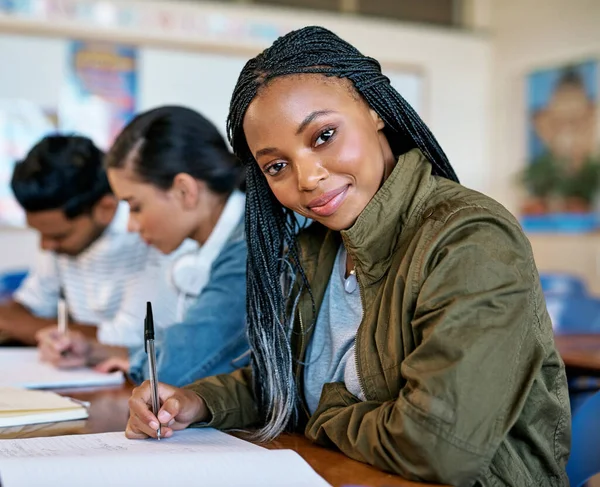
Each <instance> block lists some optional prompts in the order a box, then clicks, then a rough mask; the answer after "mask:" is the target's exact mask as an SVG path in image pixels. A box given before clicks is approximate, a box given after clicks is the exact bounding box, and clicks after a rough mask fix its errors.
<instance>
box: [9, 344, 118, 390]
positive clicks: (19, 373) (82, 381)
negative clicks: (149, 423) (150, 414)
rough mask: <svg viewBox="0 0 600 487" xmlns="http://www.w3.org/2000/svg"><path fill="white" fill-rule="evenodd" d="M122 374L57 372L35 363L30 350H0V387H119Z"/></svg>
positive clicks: (86, 369) (85, 371) (35, 360)
mask: <svg viewBox="0 0 600 487" xmlns="http://www.w3.org/2000/svg"><path fill="white" fill-rule="evenodd" d="M124 380H125V379H124V377H123V373H122V372H114V373H111V374H103V373H101V372H96V371H94V370H92V369H88V368H81V369H57V368H56V367H54V366H52V365H50V364H46V363H43V362H41V361H40V360H39V357H38V351H37V349H35V348H30V347H22V348H21V347H15V348H13V347H9V348H2V349H0V386H13V387H25V388H28V389H44V388H46V389H48V388H54V389H57V388H61V387H62V388H68V387H91V386H108V385H117V384H122V383H123V381H124Z"/></svg>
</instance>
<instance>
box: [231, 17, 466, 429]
mask: <svg viewBox="0 0 600 487" xmlns="http://www.w3.org/2000/svg"><path fill="white" fill-rule="evenodd" d="M306 73H311V74H321V75H324V76H328V77H337V78H347V79H348V80H350V81H351V82H352V84H353V86H354V89H355V90H356V92H357V93H358V94H360V96H362V97H363V98H364V100H365V101H366V102H367V103H368V105H369V106H370V107H371V108H372V109H373V110H374V111H375V112H377V114H378V115H379V116H380V117H381V119H382V120H383V122H384V123H385V128H384V133H385V135H386V137H387V139H388V142H389V144H390V146H391V149H392V152H393V153H394V154H395V155H396V156H399V155H401V154H404V153H406V152H408V151H409V150H411V149H413V148H418V149H420V150H421V152H422V153H423V154H424V155H425V157H426V158H427V159H428V160H429V162H430V163H431V165H432V172H433V174H435V175H439V176H442V177H444V178H447V179H451V180H453V181H458V179H457V177H456V174H455V173H454V170H453V169H452V166H451V165H450V163H449V162H448V159H447V157H446V155H445V154H444V152H443V150H442V149H441V147H440V145H439V144H438V142H437V141H436V139H435V137H434V136H433V134H432V133H431V132H430V130H429V129H428V128H427V126H426V125H425V123H424V122H423V121H422V120H421V118H420V117H419V116H418V115H417V114H416V112H415V111H414V110H413V109H412V108H411V106H410V105H409V104H408V103H407V102H406V101H405V100H404V98H402V96H400V94H399V93H398V92H397V91H396V90H395V89H394V88H393V87H392V86H391V85H390V82H389V79H388V78H386V77H385V76H384V75H383V74H382V73H381V66H380V65H379V63H378V62H377V61H376V60H375V59H373V58H370V57H367V56H364V55H362V54H361V53H360V52H359V51H358V50H357V49H356V48H354V47H353V46H351V45H350V44H348V43H347V42H345V41H343V40H342V39H340V38H339V37H338V36H336V35H335V34H333V33H332V32H330V31H328V30H327V29H324V28H322V27H305V28H303V29H300V30H297V31H293V32H290V33H289V34H287V35H285V36H283V37H281V38H279V39H278V40H276V41H275V42H274V43H273V45H272V46H271V47H269V48H268V49H266V50H265V51H263V52H262V53H261V54H259V55H258V56H256V57H255V58H253V59H251V60H250V61H248V62H247V63H246V65H245V66H244V68H243V69H242V72H241V74H240V76H239V79H238V81H237V84H236V87H235V90H234V93H233V97H232V99H231V105H230V111H229V117H228V119H227V131H228V136H229V141H230V142H231V144H232V146H233V150H234V152H235V153H236V155H237V156H238V157H239V158H240V159H241V160H242V161H243V162H244V163H245V164H246V165H247V167H246V178H247V179H246V182H247V199H246V237H247V245H248V264H247V265H248V267H247V269H248V273H247V280H248V289H247V298H246V300H247V310H248V335H249V340H250V345H251V347H252V352H253V353H252V366H253V378H254V379H253V380H254V392H255V396H256V400H257V403H258V407H259V410H260V411H261V414H262V415H263V420H264V426H263V427H262V428H261V429H260V430H259V431H258V432H257V433H256V438H257V439H259V440H269V439H272V438H274V437H275V436H277V435H278V434H279V433H281V432H282V431H283V430H284V429H285V428H286V427H287V426H288V425H289V424H291V423H293V422H294V421H295V419H296V413H297V406H298V397H299V396H298V395H299V392H298V390H297V387H296V383H295V380H294V374H293V359H292V351H291V347H290V339H291V334H292V322H293V318H294V314H295V308H296V304H297V302H298V299H299V295H300V293H301V292H302V290H305V291H307V292H309V293H310V287H309V284H308V282H307V279H306V276H305V274H304V272H303V269H302V265H301V258H300V255H299V250H298V247H297V245H296V238H295V235H296V232H297V230H298V227H297V224H296V223H295V222H296V220H295V219H294V218H293V215H292V213H291V212H290V211H289V210H286V209H285V208H284V207H283V206H282V205H281V204H280V203H279V202H278V201H277V200H276V199H275V197H274V196H273V193H272V192H271V190H270V189H269V186H268V183H267V181H266V179H265V176H264V174H262V172H261V170H260V168H259V166H258V164H257V163H256V161H255V160H254V157H253V156H252V153H251V152H250V149H249V147H248V144H247V141H246V137H245V135H244V130H243V120H244V116H245V114H246V110H247V109H248V106H249V105H250V103H251V102H252V100H253V99H254V98H255V97H256V96H257V94H259V93H260V90H261V88H263V87H265V86H267V85H268V83H269V81H271V80H273V79H274V78H277V77H279V76H286V75H298V74H306ZM365 163H367V162H365ZM290 269H291V271H292V275H294V276H296V278H297V282H296V284H297V285H296V286H295V287H294V289H295V291H294V293H293V294H292V293H291V292H288V291H285V290H284V289H283V288H282V286H281V276H282V274H284V273H285V272H286V271H288V270H290ZM311 299H312V295H311ZM313 309H314V300H313ZM313 316H315V313H313ZM313 324H314V323H308V324H306V323H304V325H305V327H306V325H308V326H312V325H313ZM303 332H306V329H305V330H303Z"/></svg>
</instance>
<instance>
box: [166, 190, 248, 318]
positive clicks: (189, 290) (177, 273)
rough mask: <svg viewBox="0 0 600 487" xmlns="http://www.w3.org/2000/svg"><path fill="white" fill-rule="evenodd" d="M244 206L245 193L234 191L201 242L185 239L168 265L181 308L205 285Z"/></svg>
mask: <svg viewBox="0 0 600 487" xmlns="http://www.w3.org/2000/svg"><path fill="white" fill-rule="evenodd" d="M245 205H246V195H245V194H244V193H242V192H241V191H234V192H233V193H232V194H231V195H230V196H229V199H228V200H227V203H226V205H225V208H224V209H223V213H221V216H220V217H219V221H218V222H217V224H216V225H215V228H213V231H212V232H211V234H210V236H209V237H208V240H207V241H206V242H205V243H204V245H202V246H199V245H198V243H196V242H194V241H192V240H187V241H186V242H184V243H183V244H182V246H181V247H180V252H181V256H180V257H177V258H175V260H174V262H173V265H172V266H171V283H172V284H173V286H174V287H175V289H176V290H177V291H178V292H179V294H180V306H179V308H182V307H183V303H184V301H185V300H186V298H196V297H198V296H200V294H201V293H202V290H203V289H204V287H205V286H206V284H208V281H209V279H210V270H211V268H212V265H213V263H214V261H215V259H216V258H217V257H218V255H219V254H220V253H221V250H222V249H223V247H224V246H225V244H226V243H227V240H228V239H229V237H230V236H231V234H232V233H233V231H234V230H235V228H236V227H237V225H238V224H239V222H240V220H241V218H242V215H243V213H244V208H245ZM177 314H178V316H179V317H180V319H181V318H182V316H180V315H182V314H183V310H182V309H180V310H179V311H178V313H177Z"/></svg>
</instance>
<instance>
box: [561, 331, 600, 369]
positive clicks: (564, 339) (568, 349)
mask: <svg viewBox="0 0 600 487" xmlns="http://www.w3.org/2000/svg"><path fill="white" fill-rule="evenodd" d="M554 340H555V343H556V347H557V348H558V351H559V353H560V355H561V357H562V359H563V361H564V362H565V366H566V367H567V369H568V370H569V371H570V372H572V373H576V374H580V375H581V374H586V375H593V376H600V334H589V335H557V336H555V337H554Z"/></svg>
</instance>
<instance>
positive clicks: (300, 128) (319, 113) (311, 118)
mask: <svg viewBox="0 0 600 487" xmlns="http://www.w3.org/2000/svg"><path fill="white" fill-rule="evenodd" d="M332 113H335V112H334V111H333V110H316V111H314V112H312V113H310V114H309V115H308V116H307V117H306V118H305V119H304V120H302V122H301V123H300V125H298V129H297V130H296V135H300V134H301V133H302V132H304V130H306V127H308V124H310V123H311V122H312V121H314V120H316V119H317V118H319V117H323V116H325V115H330V114H332Z"/></svg>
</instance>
